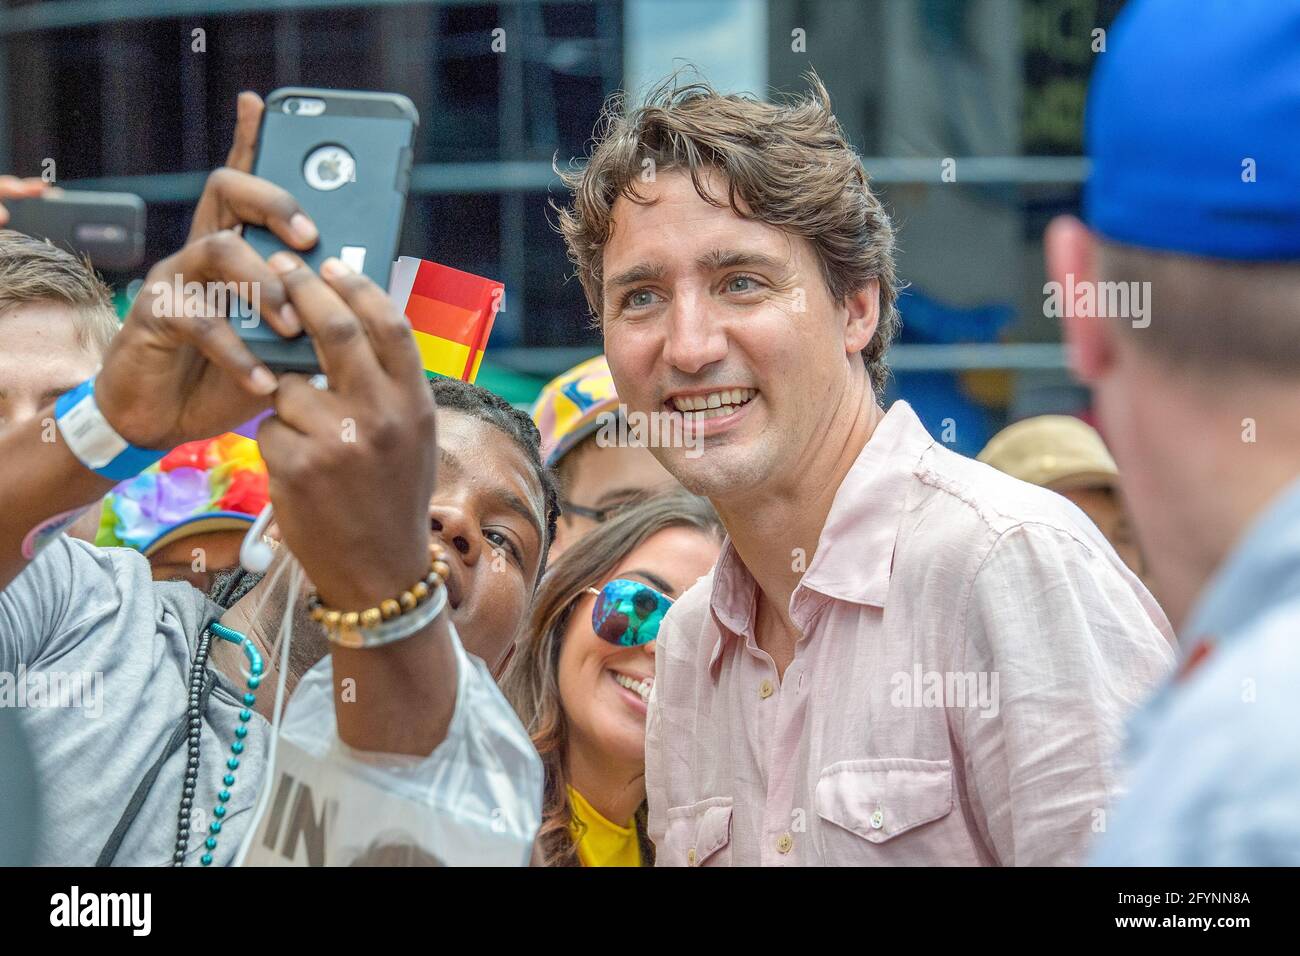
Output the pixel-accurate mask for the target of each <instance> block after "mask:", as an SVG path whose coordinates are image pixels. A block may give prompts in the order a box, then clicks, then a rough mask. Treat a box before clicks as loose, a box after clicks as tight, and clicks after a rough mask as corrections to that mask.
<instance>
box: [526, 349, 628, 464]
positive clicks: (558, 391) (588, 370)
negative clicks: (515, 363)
mask: <svg viewBox="0 0 1300 956" xmlns="http://www.w3.org/2000/svg"><path fill="white" fill-rule="evenodd" d="M617 411H618V393H617V392H616V391H615V390H614V376H612V375H611V374H610V373H609V364H608V363H607V362H606V361H605V356H603V355H597V356H596V357H595V358H592V359H588V360H587V361H585V362H583V363H582V364H580V365H575V366H574V367H573V368H571V369H569V370H568V371H567V372H565V373H564V374H563V375H560V376H558V377H556V378H553V379H552V380H551V381H549V382H547V383H546V386H545V387H544V388H543V389H542V391H541V394H540V395H538V396H537V402H536V403H535V404H534V405H533V421H534V422H535V423H536V424H537V430H538V431H539V432H541V433H542V459H543V460H544V461H545V462H546V465H547V467H548V468H550V467H554V465H555V463H556V462H558V461H559V460H560V459H561V458H563V457H564V456H565V454H566V453H567V452H568V451H569V449H571V448H573V447H574V446H575V445H577V444H578V443H579V442H580V441H582V440H583V439H584V438H586V437H587V436H588V435H590V434H592V433H593V432H595V431H596V430H598V429H599V428H600V426H601V423H602V421H603V419H602V418H601V416H602V415H604V414H605V413H606V412H617Z"/></svg>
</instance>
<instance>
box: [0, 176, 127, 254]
mask: <svg viewBox="0 0 1300 956" xmlns="http://www.w3.org/2000/svg"><path fill="white" fill-rule="evenodd" d="M4 205H5V208H6V209H8V210H9V222H8V223H7V224H6V226H5V228H7V229H16V230H17V231H18V232H23V233H26V234H27V235H29V236H35V237H36V238H38V239H48V240H49V241H50V242H52V243H54V244H55V245H56V246H60V247H62V248H64V249H67V250H68V251H69V252H73V253H77V254H82V253H84V254H85V255H87V256H89V257H90V261H91V264H92V265H94V266H95V268H96V269H107V270H115V271H124V270H127V269H133V268H135V267H136V266H138V265H139V264H140V263H141V261H143V259H144V215H145V212H144V200H143V199H141V198H140V197H139V196H137V195H135V194H134V193H100V192H93V191H91V190H71V189H70V190H64V191H63V192H62V193H61V194H55V195H50V196H37V197H31V198H27V199H6V200H5V203H4Z"/></svg>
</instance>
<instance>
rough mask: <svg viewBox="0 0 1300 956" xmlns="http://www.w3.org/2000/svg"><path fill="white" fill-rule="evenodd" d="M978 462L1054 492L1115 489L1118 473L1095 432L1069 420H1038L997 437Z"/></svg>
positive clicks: (1018, 424) (1065, 417)
mask: <svg viewBox="0 0 1300 956" xmlns="http://www.w3.org/2000/svg"><path fill="white" fill-rule="evenodd" d="M978 458H979V460H980V461H982V462H984V463H985V464H986V465H992V466H993V467H994V468H996V469H997V470H998V471H1004V472H1006V473H1007V474H1008V475H1011V476H1012V477H1013V478H1019V479H1020V480H1021V481H1027V482H1029V483H1030V484H1034V485H1042V486H1043V487H1044V488H1051V489H1052V490H1053V491H1071V490H1074V489H1076V488H1092V487H1099V486H1100V487H1106V488H1113V487H1115V485H1116V483H1117V481H1118V479H1119V469H1118V468H1117V467H1116V466H1115V459H1114V458H1112V457H1111V456H1110V452H1109V451H1107V450H1106V443H1105V442H1103V441H1102V440H1101V436H1100V435H1098V434H1097V430H1096V429H1095V428H1093V427H1092V426H1091V425H1089V424H1088V423H1087V422H1084V421H1081V420H1080V419H1078V418H1075V417H1074V416H1072V415H1038V416H1037V417H1035V418H1026V419H1024V420H1023V421H1018V422H1016V423H1015V424H1014V425H1008V426H1007V427H1006V428H1004V429H1002V431H1000V432H998V433H997V434H996V435H994V436H993V437H992V438H991V439H989V443H988V444H987V445H985V446H984V450H983V451H982V452H980V453H979V455H978Z"/></svg>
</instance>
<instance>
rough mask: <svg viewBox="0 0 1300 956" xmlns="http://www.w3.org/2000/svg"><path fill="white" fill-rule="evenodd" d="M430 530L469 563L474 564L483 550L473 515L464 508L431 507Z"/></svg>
mask: <svg viewBox="0 0 1300 956" xmlns="http://www.w3.org/2000/svg"><path fill="white" fill-rule="evenodd" d="M429 530H430V531H431V533H432V534H433V535H434V537H436V538H440V539H441V540H442V542H443V544H445V545H446V546H447V547H449V548H451V549H452V550H454V551H455V552H456V553H457V554H458V555H460V559H461V560H462V561H463V562H464V563H465V564H467V565H470V564H474V563H475V562H476V561H478V559H479V554H480V553H481V552H482V543H481V540H480V536H479V534H478V533H477V529H476V528H475V527H474V522H473V521H472V520H471V516H470V515H469V514H468V513H467V512H466V511H465V509H463V508H458V507H433V508H430V509H429Z"/></svg>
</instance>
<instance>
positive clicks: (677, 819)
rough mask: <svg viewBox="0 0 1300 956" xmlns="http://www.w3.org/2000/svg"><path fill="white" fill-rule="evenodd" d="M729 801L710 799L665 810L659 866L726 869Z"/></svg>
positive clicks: (657, 862)
mask: <svg viewBox="0 0 1300 956" xmlns="http://www.w3.org/2000/svg"><path fill="white" fill-rule="evenodd" d="M731 807H732V799H731V797H713V798H711V799H708V800H701V801H700V802H699V803H694V804H691V805H690V806H685V807H669V808H668V813H667V814H666V820H667V825H666V826H665V827H664V845H663V849H662V850H660V851H658V852H657V853H656V854H655V863H656V864H658V865H659V866H706V865H707V866H729V865H730V864H731V853H730V849H729V846H728V845H729V844H730V843H731Z"/></svg>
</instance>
